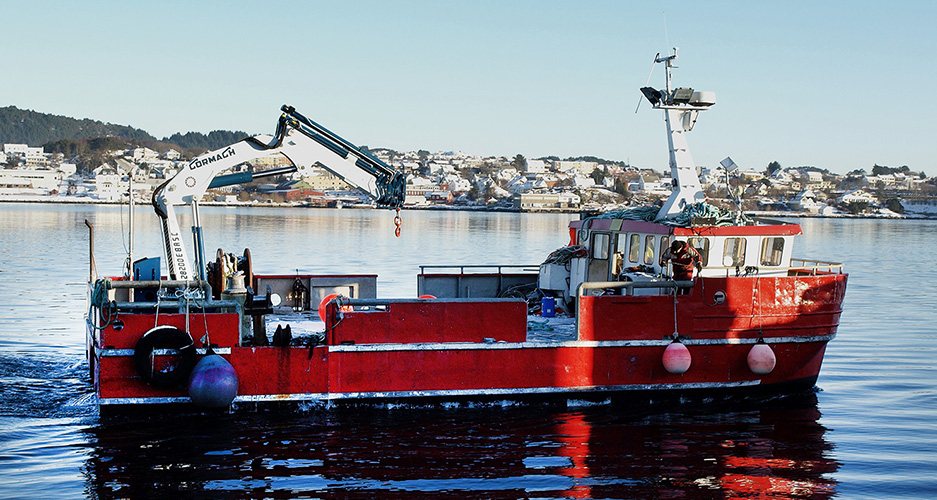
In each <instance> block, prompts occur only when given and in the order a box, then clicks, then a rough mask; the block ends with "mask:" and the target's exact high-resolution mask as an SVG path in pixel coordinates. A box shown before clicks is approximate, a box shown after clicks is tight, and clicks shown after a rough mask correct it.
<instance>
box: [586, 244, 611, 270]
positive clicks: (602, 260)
mask: <svg viewBox="0 0 937 500" xmlns="http://www.w3.org/2000/svg"><path fill="white" fill-rule="evenodd" d="M611 239H612V238H611V234H609V233H592V241H591V242H590V245H589V252H590V253H589V272H588V273H587V275H586V281H607V280H608V271H609V257H610V256H611V251H610V250H611V248H610V247H611Z"/></svg>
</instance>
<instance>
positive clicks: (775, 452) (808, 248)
mask: <svg viewBox="0 0 937 500" xmlns="http://www.w3.org/2000/svg"><path fill="white" fill-rule="evenodd" d="M126 215H127V214H126V208H123V209H122V208H119V207H114V206H106V207H104V206H102V207H95V206H90V207H84V206H79V207H74V206H51V205H19V204H0V283H2V289H0V290H2V291H0V498H82V497H88V498H146V497H155V496H158V495H159V496H166V495H168V496H170V497H172V496H173V495H174V496H175V497H177V498H348V497H351V498H439V497H452V498H700V499H702V498H751V497H754V498H834V497H835V498H849V499H853V498H868V499H888V498H895V499H898V498H901V499H932V498H937V369H935V365H937V363H935V361H934V357H935V354H937V350H935V348H934V343H935V341H937V338H935V337H937V326H935V325H937V314H935V312H934V309H935V305H937V286H935V285H934V283H935V282H937V266H935V265H934V263H935V262H937V250H935V248H937V221H877V220H826V219H806V220H801V221H800V223H801V224H802V226H803V228H804V232H805V233H806V235H805V236H804V237H803V238H802V239H801V240H802V241H801V246H800V249H799V250H798V251H796V252H795V256H798V257H806V258H815V259H820V260H836V261H841V262H845V263H846V264H847V270H848V272H849V273H850V278H849V285H848V290H847V294H846V304H845V313H844V315H843V318H842V324H841V325H840V328H839V333H838V336H837V338H836V339H835V340H834V341H833V342H831V344H830V346H829V348H828V350H827V356H826V359H825V362H824V365H823V369H822V371H821V373H820V379H819V382H818V386H819V391H817V392H816V393H810V394H801V395H794V396H790V397H785V398H777V399H772V400H748V401H740V402H734V403H732V404H726V403H718V404H717V403H710V404H700V403H694V404H674V403H667V404H657V405H640V406H634V407H621V406H616V407H608V406H592V407H575V406H574V407H563V408H554V407H530V406H523V407H497V408H450V409H403V408H398V409H391V410H377V409H374V410H366V411H362V410H355V411H347V410H339V411H327V412H326V411H321V410H308V411H297V412H292V413H287V414H283V413H276V412H260V413H249V414H234V415H215V416H188V417H184V418H172V419H167V418H153V419H145V418H139V417H137V418H129V417H126V418H120V419H109V420H103V421H102V420H101V419H99V418H98V416H97V413H96V410H95V408H94V406H93V404H92V401H91V399H90V386H89V383H88V381H87V377H86V373H87V365H86V363H85V362H84V329H83V319H82V315H83V313H84V307H85V289H84V283H85V281H86V280H87V275H88V269H89V255H88V230H87V228H86V227H85V225H84V221H85V220H86V219H87V220H89V221H90V222H92V223H93V224H94V225H95V228H96V239H95V257H96V262H97V266H98V269H99V270H100V271H101V272H102V273H105V274H116V273H118V270H119V267H120V264H121V263H122V262H123V260H124V259H125V257H126V250H125V248H126V245H127V242H126V237H125V236H123V235H124V234H125V231H126V224H127V223H126ZM136 216H137V217H136V219H137V221H136V223H137V240H136V242H135V247H134V249H135V252H134V258H135V259H136V258H141V257H144V256H157V255H159V252H160V250H159V249H160V246H159V241H158V231H157V225H156V220H155V217H154V216H152V215H151V213H150V211H149V210H148V209H147V208H146V207H141V208H140V209H139V210H138V211H137V212H136ZM202 218H203V225H204V226H205V228H206V248H207V250H208V253H209V254H210V255H213V254H214V249H215V248H219V247H220V248H223V249H224V250H225V251H230V252H236V253H241V252H242V251H243V248H244V247H249V248H250V249H251V253H252V257H253V261H254V266H255V269H256V270H257V271H258V272H293V271H295V270H299V271H301V272H311V273H344V272H365V273H374V274H378V275H379V276H380V277H379V281H378V294H379V295H380V296H382V297H413V296H415V295H416V273H417V272H418V269H419V266H420V265H442V264H453V263H458V264H475V263H479V264H537V263H539V262H540V261H542V260H543V258H544V257H545V256H546V255H547V254H548V253H549V252H550V251H552V250H554V249H555V248H557V247H559V246H562V245H564V244H565V243H566V240H567V236H566V235H567V232H566V225H567V223H568V221H569V219H570V216H559V215H520V214H494V213H450V212H408V211H405V212H403V219H404V220H403V234H402V236H401V238H395V237H394V235H393V229H394V226H393V213H392V212H388V211H370V210H300V209H289V210H288V209H275V208H257V209H244V208H239V209H232V208H213V207H208V208H203V210H202ZM186 225H187V221H185V220H183V227H185V226H186Z"/></svg>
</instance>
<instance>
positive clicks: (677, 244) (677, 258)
mask: <svg viewBox="0 0 937 500" xmlns="http://www.w3.org/2000/svg"><path fill="white" fill-rule="evenodd" d="M668 260H669V261H670V262H671V263H672V264H673V279H674V280H676V281H689V280H692V279H693V268H694V267H695V268H696V269H697V270H700V269H702V264H701V261H700V254H699V252H697V251H696V249H695V248H693V247H691V246H690V245H688V244H687V242H685V241H680V240H675V241H674V242H673V243H671V245H670V248H669V249H667V250H666V251H664V253H663V254H661V256H660V267H661V268H663V267H664V266H666V265H667V261H668Z"/></svg>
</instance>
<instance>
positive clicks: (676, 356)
mask: <svg viewBox="0 0 937 500" xmlns="http://www.w3.org/2000/svg"><path fill="white" fill-rule="evenodd" d="M662 361H663V362H664V369H665V370H667V371H668V372H670V373H673V374H674V375H683V374H684V373H686V371H687V370H689V369H690V361H691V356H690V350H689V349H687V348H686V346H685V345H683V344H682V343H680V342H678V341H673V342H671V343H670V345H668V346H667V348H666V349H664V356H663V358H662Z"/></svg>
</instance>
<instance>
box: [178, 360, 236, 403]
mask: <svg viewBox="0 0 937 500" xmlns="http://www.w3.org/2000/svg"><path fill="white" fill-rule="evenodd" d="M237 394H238V375H237V372H235V371H234V367H233V366H231V363H228V360H226V359H224V358H222V357H221V356H219V355H217V354H215V353H213V352H211V351H209V354H208V355H206V356H204V357H202V359H200V360H198V363H196V364H195V368H193V369H192V374H191V375H189V398H191V399H192V402H193V403H195V405H196V406H199V407H202V408H227V407H228V406H229V405H230V404H231V402H232V401H234V397H235V396H237Z"/></svg>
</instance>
